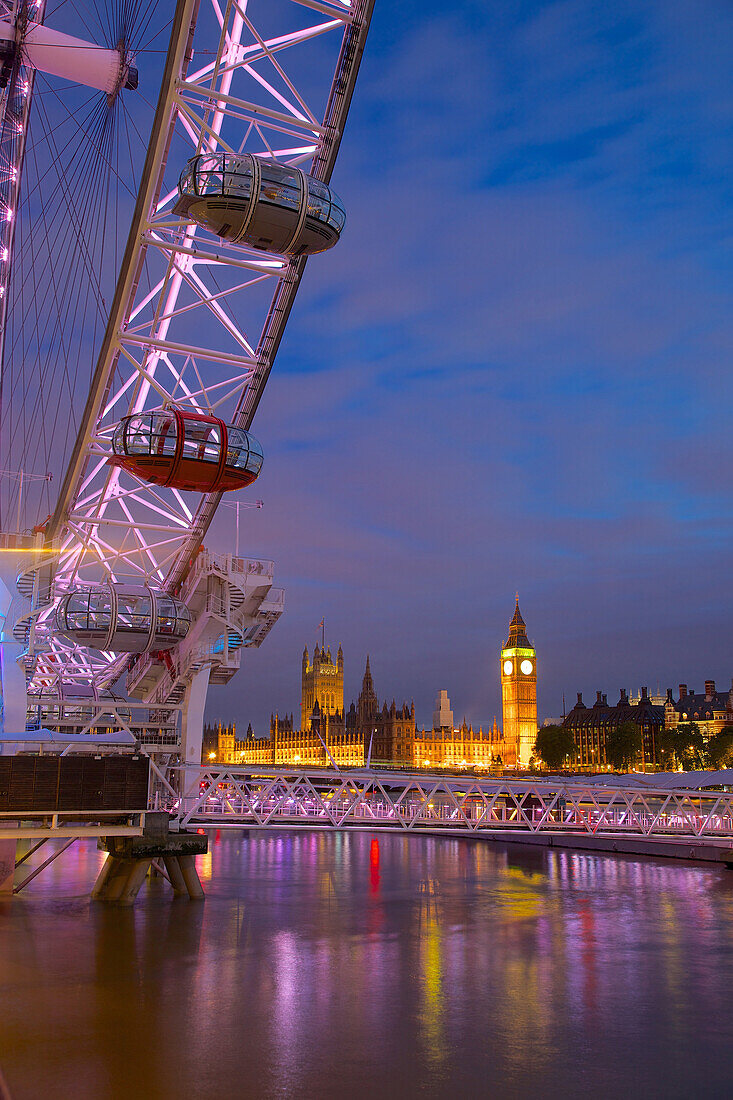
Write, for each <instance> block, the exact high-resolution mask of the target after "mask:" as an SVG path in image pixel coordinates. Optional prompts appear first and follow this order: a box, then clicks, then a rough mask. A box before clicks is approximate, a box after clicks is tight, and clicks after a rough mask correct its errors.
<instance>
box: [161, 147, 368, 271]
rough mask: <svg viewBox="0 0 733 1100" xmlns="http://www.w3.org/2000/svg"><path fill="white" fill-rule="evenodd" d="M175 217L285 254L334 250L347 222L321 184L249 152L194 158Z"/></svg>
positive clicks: (183, 180)
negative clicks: (179, 216) (183, 218)
mask: <svg viewBox="0 0 733 1100" xmlns="http://www.w3.org/2000/svg"><path fill="white" fill-rule="evenodd" d="M174 213H176V214H179V215H182V216H183V217H186V218H188V220H189V221H194V222H197V223H198V224H199V225H201V226H203V227H204V229H208V230H210V231H211V232H212V233H215V234H216V236H217V237H223V238H224V240H227V241H232V242H240V243H242V244H246V245H249V247H250V248H258V249H262V251H264V252H277V253H279V254H280V255H284V256H303V255H305V256H310V255H312V254H313V253H314V252H324V251H325V250H326V249H327V248H333V246H334V245H335V244H336V242H337V241H338V239H339V237H340V236H341V231H342V229H343V228H344V225H345V223H346V211H345V210H344V207H343V204H342V202H341V199H340V198H339V197H338V195H336V194H335V193H334V192H333V191H332V190H331V188H330V187H327V186H326V184H325V183H322V182H321V181H320V180H317V179H315V178H314V177H313V176H309V175H307V174H306V173H305V172H303V171H301V169H300V168H293V167H292V166H291V165H288V164H278V163H277V162H275V161H268V160H263V159H262V158H261V157H255V156H252V154H251V153H237V154H234V153H204V154H200V155H199V156H196V157H192V158H191V160H189V162H188V164H187V165H186V167H185V168H184V170H183V172H182V173H181V177H180V179H179V181H178V201H177V202H176V205H175V207H174Z"/></svg>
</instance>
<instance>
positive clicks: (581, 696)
mask: <svg viewBox="0 0 733 1100" xmlns="http://www.w3.org/2000/svg"><path fill="white" fill-rule="evenodd" d="M730 683H731V691H733V678H731V682H730ZM578 706H579V707H582V706H585V704H584V703H583V692H582V691H579V692H578Z"/></svg>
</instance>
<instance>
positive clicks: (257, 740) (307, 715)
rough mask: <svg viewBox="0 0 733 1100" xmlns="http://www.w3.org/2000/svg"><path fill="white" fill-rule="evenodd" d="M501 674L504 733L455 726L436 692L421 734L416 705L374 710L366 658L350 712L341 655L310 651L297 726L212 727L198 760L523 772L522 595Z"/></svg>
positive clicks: (291, 721) (530, 737)
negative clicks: (259, 729) (265, 732)
mask: <svg viewBox="0 0 733 1100" xmlns="http://www.w3.org/2000/svg"><path fill="white" fill-rule="evenodd" d="M499 675H500V679H501V689H502V714H503V728H502V729H499V727H498V725H497V722H496V719H494V722H493V724H492V725H491V726H490V727H488V728H487V729H486V730H484V729H483V728H481V727H479V729H474V728H473V726H472V725H469V724H467V723H466V722H465V720H464V721H463V722H462V723H461V724H460V725H458V726H456V725H454V722H453V711H452V710H451V708H450V701H449V699H448V693H447V692H446V691H441V692H440V693H439V695H438V698H437V700H436V705H435V710H434V712H433V721H432V727H431V728H430V729H422V730H419V729H418V728H417V723H416V721H415V706H414V703H409V704H408V703H403V704H402V705H401V706H397V705H396V703H395V701H394V700H392V702H391V704H389V705H388V704H387V703H386V702H384V703H382V705H381V706H380V703H379V698H378V696H377V693H376V691H375V688H374V682H373V679H372V672H371V667H370V662H369V657H368V656H367V659H366V667H365V669H364V676H363V678H362V684H361V691H360V693H359V697H358V699H357V700H356V702H355V703H354V702H352V703H351V705H350V706H349V708H348V710H347V709H346V708H345V705H344V655H343V651H342V649H341V646H339V648H338V650H337V653H336V659H335V660H334V658H333V655H332V653H331V649H330V647H327V646H325V645H323V646H318V645H316V647H315V649H314V651H313V656H312V658H311V656H310V654H309V652H308V648H307V647H306V648H305V649H304V650H303V658H302V662H301V692H300V716H299V723H297V725H298V727H299V728H296V721H295V717H294V714H292V713H291V714H289V715H288V714H286V715H283V716H281V715H279V714H273V715H272V716H271V718H270V735H269V737H255V736H254V735H253V733H252V728H251V726H250V728H249V729H248V730H247V733H246V735H245V736H244V737H241V736H240V737H238V736H237V729H236V725H232V726H224V727H223V726H222V725H221V723H219V725H218V728H216V727H215V728H212V727H209V728H208V729H207V731H206V735H205V738H204V758H205V759H204V763H209V762H211V761H213V760H216V761H217V763H221V764H262V765H270V766H271V765H285V766H290V765H296V766H297V765H303V766H312V765H321V766H325V767H328V766H331V767H334V766H337V767H343V766H347V767H364V766H369V765H370V764H378V763H379V764H395V765H398V766H399V765H401V766H403V767H409V768H442V767H445V768H481V769H484V768H491V767H509V768H521V767H526V766H527V765H528V763H529V760H530V757H531V755H532V747H533V745H534V742H535V738H536V736H537V654H536V651H535V649H534V646H533V645H532V644H531V642H530V641H529V639H528V637H527V632H526V626H525V623H524V620H523V618H522V615H521V612H520V610H519V598H518V597H517V603H516V607H515V610H514V617H513V618H512V621H511V623H510V626H509V636H508V638H507V641H506V642H505V643H504V645H503V646H502V647H501V651H500V658H499Z"/></svg>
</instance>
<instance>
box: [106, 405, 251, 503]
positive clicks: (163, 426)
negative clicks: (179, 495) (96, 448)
mask: <svg viewBox="0 0 733 1100" xmlns="http://www.w3.org/2000/svg"><path fill="white" fill-rule="evenodd" d="M112 449H113V451H114V455H111V456H110V457H109V458H108V459H107V461H108V462H109V463H110V465H112V466H122V467H124V469H126V470H129V471H130V472H131V473H133V474H136V475H137V476H138V477H139V478H141V479H142V480H143V481H150V482H152V483H153V484H154V485H170V486H172V487H173V488H174V489H188V490H191V491H192V492H196V493H215V492H219V491H222V492H225V491H227V490H230V489H243V488H244V487H245V486H247V485H251V484H252V482H253V481H254V480H255V479H256V478H257V475H258V474H259V472H260V470H261V468H262V461H263V455H262V447H261V446H260V444H259V443H258V442H257V440H256V439H255V437H254V436H253V435H250V433H249V432H247V431H245V430H244V428H235V427H233V426H232V425H231V424H225V423H224V421H223V420H219V418H218V417H216V416H203V415H201V414H199V413H191V412H182V411H181V410H180V409H166V410H157V411H155V412H145V413H136V414H134V415H133V416H125V417H123V418H122V420H121V421H120V423H119V424H118V425H117V428H116V429H115V433H114V436H113V437H112Z"/></svg>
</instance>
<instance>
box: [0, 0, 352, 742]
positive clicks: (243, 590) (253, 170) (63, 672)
mask: <svg viewBox="0 0 733 1100" xmlns="http://www.w3.org/2000/svg"><path fill="white" fill-rule="evenodd" d="M372 2H373V0H351V2H349V0H178V2H177V3H176V4H175V6H174V5H172V4H170V3H167V2H165V0H158V2H157V3H152V4H151V3H143V2H142V0H90V2H89V3H84V2H83V0H79V2H78V3H77V2H75V0H62V2H61V3H58V4H52V3H50V2H49V0H0V371H1V374H0V529H1V530H2V534H0V539H1V540H2V547H1V548H2V550H3V553H2V555H0V557H2V563H0V630H1V631H2V665H1V667H2V697H1V699H0V703H1V704H2V722H3V726H4V729H5V731H6V733H7V732H8V731H15V732H17V731H19V730H21V729H23V728H24V726H25V719H26V708H27V704H28V701H31V702H32V701H33V700H34V699H44V700H46V702H48V700H49V699H50V700H56V701H59V700H63V699H64V698H67V699H68V698H73V697H76V696H82V695H83V694H84V693H85V692H86V693H87V694H89V693H90V692H91V693H92V694H93V695H94V696H95V698H104V697H106V696H107V695H108V694H109V691H110V689H111V688H112V687H113V686H114V685H115V684H116V683H117V682H118V681H119V680H120V677H121V676H122V675H123V674H124V675H126V691H127V693H128V694H129V695H130V696H131V697H133V698H136V699H139V700H141V701H143V702H145V703H146V704H148V705H149V706H151V707H156V708H158V711H156V714H159V713H162V712H163V710H165V708H178V710H180V712H181V715H182V722H181V724H180V726H179V732H178V734H177V735H176V736H177V741H178V743H177V744H176V745H173V744H171V738H168V739H167V741H168V743H167V744H166V746H165V747H166V750H167V751H168V752H169V753H170V751H171V749H175V750H177V751H178V752H179V754H180V758H181V759H182V760H183V761H184V762H190V763H194V762H197V757H198V756H200V738H201V727H202V722H203V705H204V702H205V698H206V690H207V687H208V684H209V683H210V682H214V683H224V682H227V680H228V679H229V678H230V676H231V675H232V674H233V673H234V671H236V668H237V667H238V665H239V661H240V659H241V651H242V649H243V648H245V647H246V646H247V645H255V646H256V645H259V644H260V643H261V642H262V641H263V639H264V638H265V636H266V635H267V633H268V631H269V630H270V628H271V626H272V625H273V623H274V622H276V621H277V618H278V617H279V615H280V613H281V611H282V607H283V601H282V592H281V591H280V590H278V589H276V588H274V586H273V579H274V574H273V568H272V563H271V562H263V561H258V560H250V559H246V558H240V557H239V556H232V555H218V556H217V555H214V554H209V553H207V552H206V551H205V550H204V549H203V540H204V537H205V535H206V532H207V530H208V528H209V525H210V523H211V521H212V518H213V516H214V514H215V512H216V509H217V507H218V505H219V503H220V501H221V500H222V497H223V496H224V495H225V494H227V493H232V492H236V491H238V490H242V489H246V487H247V486H249V485H251V484H252V482H254V480H255V479H256V478H257V476H258V473H259V471H260V468H261V466H262V463H263V459H264V456H265V453H266V441H265V440H263V441H262V443H261V442H260V441H259V440H258V439H257V437H256V436H255V435H254V434H253V432H252V423H253V419H254V416H255V412H256V410H257V406H258V403H259V401H260V398H261V396H262V393H263V390H264V387H265V385H266V383H267V379H268V376H269V373H270V371H271V369H272V366H273V362H274V359H275V356H276V354H277V351H278V347H279V344H280V340H281V337H282V335H283V331H284V328H285V325H286V323H287V320H288V316H289V313H290V310H291V307H292V305H293V302H294V299H295V295H296V293H297V290H298V286H299V283H300V280H301V278H302V275H303V271H304V268H305V265H306V262H307V259H308V257H309V256H311V255H313V254H315V253H320V252H324V251H326V250H328V249H330V248H332V247H333V246H335V245H336V244H337V243H338V240H339V237H340V235H341V232H342V230H343V228H344V223H345V217H346V215H345V208H344V204H343V203H342V202H341V199H340V198H339V196H338V195H337V194H336V193H335V192H334V191H333V189H332V188H331V187H330V180H331V174H332V171H333V168H334V164H335V160H336V156H337V153H338V150H339V144H340V141H341V137H342V134H343V130H344V125H345V122H346V117H347V114H348V110H349V105H350V101H351V97H352V94H353V90H354V84H355V81H356V76H357V72H358V68H359V63H360V59H361V54H362V51H363V48H364V43H365V39H366V34H367V31H368V26H369V20H370V17H371V8H372ZM318 262H327V257H324V258H323V259H322V260H319V261H318ZM262 444H265V445H264V446H263V445H262ZM105 705H106V704H105ZM21 722H22V723H23V725H21ZM148 725H150V726H154V725H155V722H151V723H148ZM142 740H143V741H145V737H142ZM155 740H156V739H155V737H153V736H152V735H151V737H150V741H151V744H150V745H149V746H147V747H148V748H149V750H150V751H153V752H154V751H155V750H156V747H157V748H161V746H160V745H158V746H156V745H155ZM159 740H160V739H159ZM174 740H175V739H174Z"/></svg>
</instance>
